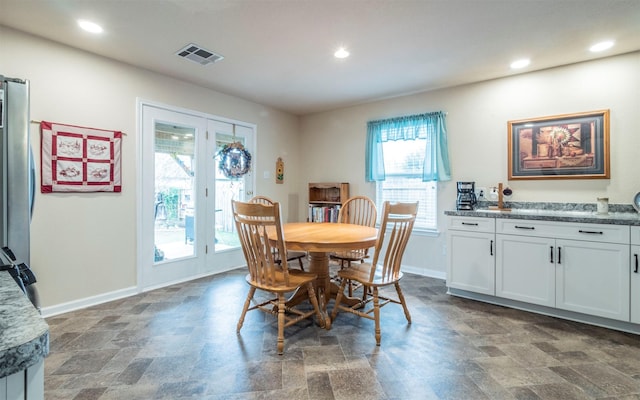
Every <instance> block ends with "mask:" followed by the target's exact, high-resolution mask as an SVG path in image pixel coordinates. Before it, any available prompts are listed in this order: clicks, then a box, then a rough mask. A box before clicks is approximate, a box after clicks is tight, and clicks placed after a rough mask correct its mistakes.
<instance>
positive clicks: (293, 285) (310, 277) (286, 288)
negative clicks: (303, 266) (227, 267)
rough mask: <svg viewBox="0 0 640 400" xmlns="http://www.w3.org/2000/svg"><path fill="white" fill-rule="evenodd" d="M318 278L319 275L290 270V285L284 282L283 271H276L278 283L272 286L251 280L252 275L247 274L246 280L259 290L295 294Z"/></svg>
mask: <svg viewBox="0 0 640 400" xmlns="http://www.w3.org/2000/svg"><path fill="white" fill-rule="evenodd" d="M317 278H318V275H316V274H313V273H310V272H302V271H296V270H290V271H289V285H287V284H286V283H285V281H284V273H283V272H282V271H275V279H276V281H275V282H274V283H273V284H270V285H263V284H261V283H259V282H255V281H254V280H253V279H251V274H247V275H246V276H245V279H246V281H247V283H248V284H249V285H251V286H253V287H255V288H257V289H261V290H266V291H269V292H275V293H286V292H293V291H294V290H296V289H297V288H299V287H300V286H303V285H305V284H306V283H307V282H313V281H315V280H316V279H317Z"/></svg>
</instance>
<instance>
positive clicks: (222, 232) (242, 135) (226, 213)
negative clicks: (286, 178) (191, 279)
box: [207, 120, 255, 271]
mask: <svg viewBox="0 0 640 400" xmlns="http://www.w3.org/2000/svg"><path fill="white" fill-rule="evenodd" d="M207 131H208V132H209V141H208V151H209V156H208V157H207V158H208V159H209V160H212V161H214V165H212V166H211V167H209V168H207V173H208V178H207V186H208V188H209V191H208V196H207V202H208V204H209V209H210V210H214V212H212V213H209V214H208V216H207V217H208V221H207V225H208V226H212V227H214V228H215V229H214V232H213V246H210V247H208V249H207V250H208V251H207V265H208V266H209V268H211V269H212V270H214V271H224V270H228V269H231V268H233V267H236V266H239V265H244V264H245V260H244V255H243V254H242V249H241V248H240V241H239V240H238V233H237V232H236V229H235V223H234V221H233V212H232V210H231V200H240V201H246V200H248V199H250V198H251V197H252V196H253V187H254V180H253V172H252V171H249V173H247V174H245V175H243V176H242V177H240V178H228V177H226V176H225V175H224V173H223V172H222V171H221V170H220V168H219V162H220V157H219V156H217V155H218V154H219V152H220V150H222V148H223V146H224V145H229V144H231V143H234V142H239V143H241V144H242V145H243V146H244V148H245V149H247V150H248V151H249V153H250V154H255V152H254V151H253V148H254V141H255V135H254V127H252V126H247V125H240V124H238V123H233V122H224V121H219V120H209V121H208V125H207ZM254 161H255V160H251V162H252V165H254Z"/></svg>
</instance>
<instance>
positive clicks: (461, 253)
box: [447, 217, 495, 295]
mask: <svg viewBox="0 0 640 400" xmlns="http://www.w3.org/2000/svg"><path fill="white" fill-rule="evenodd" d="M448 222H449V229H448V230H447V286H449V287H450V288H455V289H462V290H468V291H471V292H476V293H482V294H488V295H495V233H494V232H495V220H494V219H493V218H474V217H449V218H448Z"/></svg>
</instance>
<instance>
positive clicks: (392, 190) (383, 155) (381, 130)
mask: <svg viewBox="0 0 640 400" xmlns="http://www.w3.org/2000/svg"><path fill="white" fill-rule="evenodd" d="M366 146H367V148H366V154H365V159H366V172H365V173H366V180H367V181H368V182H372V181H373V182H376V203H377V204H378V206H379V207H380V206H381V205H382V203H383V202H384V201H387V200H389V201H392V202H397V201H416V200H417V201H419V202H420V207H419V210H418V218H417V220H416V225H415V228H416V229H423V230H435V229H436V228H437V226H436V221H437V215H436V212H437V205H436V200H437V184H436V182H437V181H447V180H450V179H451V172H450V167H449V151H448V147H447V132H446V125H445V113H443V112H433V113H426V114H419V115H411V116H404V117H398V118H390V119H385V120H378V121H370V122H369V123H368V124H367V142H366Z"/></svg>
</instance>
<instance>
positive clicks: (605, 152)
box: [507, 110, 609, 180]
mask: <svg viewBox="0 0 640 400" xmlns="http://www.w3.org/2000/svg"><path fill="white" fill-rule="evenodd" d="M507 135H508V142H509V145H508V149H509V166H508V167H509V179H510V180H512V179H513V180H515V179H609V110H600V111H590V112H583V113H577V114H564V115H554V116H549V117H541V118H530V119H523V120H517V121H508V124H507Z"/></svg>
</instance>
